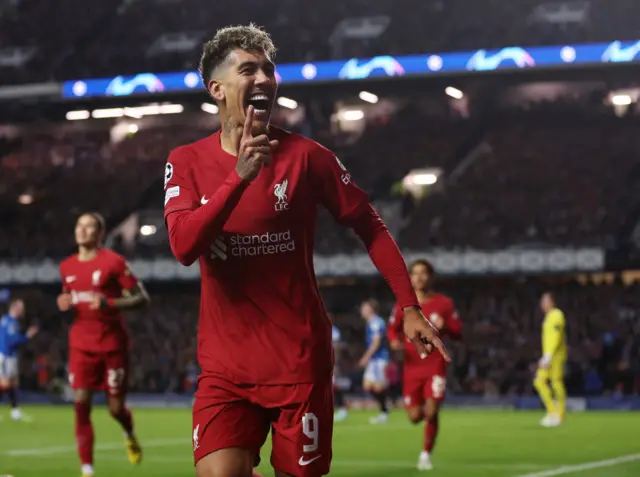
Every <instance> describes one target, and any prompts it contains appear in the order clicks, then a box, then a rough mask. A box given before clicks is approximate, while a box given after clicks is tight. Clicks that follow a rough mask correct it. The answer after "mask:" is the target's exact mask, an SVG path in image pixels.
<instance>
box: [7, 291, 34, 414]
mask: <svg viewBox="0 0 640 477" xmlns="http://www.w3.org/2000/svg"><path fill="white" fill-rule="evenodd" d="M23 316H24V301H22V300H21V299H19V298H16V299H13V300H11V301H10V302H9V311H8V313H7V314H6V315H4V316H3V317H2V318H0V398H2V394H3V392H5V391H6V393H7V396H8V397H9V404H10V406H11V418H12V419H13V420H14V421H19V420H28V418H27V416H25V415H23V414H22V412H21V411H20V408H19V407H18V349H19V347H20V345H22V344H23V343H25V342H26V341H27V340H29V339H31V338H33V336H34V335H35V334H36V333H37V332H38V327H37V326H31V327H29V329H28V330H27V332H26V333H24V334H23V333H22V332H21V330H20V320H21V319H22V317H23Z"/></svg>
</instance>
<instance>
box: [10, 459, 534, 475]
mask: <svg viewBox="0 0 640 477" xmlns="http://www.w3.org/2000/svg"><path fill="white" fill-rule="evenodd" d="M98 459H99V460H108V461H122V462H125V460H124V457H122V456H116V455H114V454H100V455H99V456H98ZM145 461H147V462H164V463H167V462H171V463H185V464H186V463H191V464H192V463H193V458H191V457H189V456H185V457H184V458H181V457H172V456H153V457H145ZM331 466H332V467H334V466H335V467H356V468H361V467H376V468H394V469H413V468H415V463H414V462H413V461H408V460H406V461H401V460H342V459H337V460H334V461H332V462H331ZM436 466H437V467H442V468H447V469H451V468H459V469H494V470H496V469H511V470H517V469H520V470H526V469H529V470H531V469H539V468H541V467H542V466H541V465H540V464H509V463H486V462H484V463H478V464H473V463H461V464H456V463H446V462H442V463H438V462H437V463H436ZM0 477H1V476H0Z"/></svg>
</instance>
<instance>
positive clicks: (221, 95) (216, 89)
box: [208, 79, 226, 101]
mask: <svg viewBox="0 0 640 477" xmlns="http://www.w3.org/2000/svg"><path fill="white" fill-rule="evenodd" d="M208 86H209V94H210V95H211V97H212V98H213V99H214V100H215V101H224V100H225V98H226V95H225V91H224V85H223V84H222V83H221V82H220V81H219V80H215V79H212V80H210V81H209V85H208Z"/></svg>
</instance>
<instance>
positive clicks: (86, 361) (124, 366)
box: [69, 348, 129, 396]
mask: <svg viewBox="0 0 640 477" xmlns="http://www.w3.org/2000/svg"><path fill="white" fill-rule="evenodd" d="M128 380H129V353H128V352H127V351H126V350H122V351H112V352H108V353H93V352H89V351H83V350H79V349H74V348H71V349H70V350H69V384H71V387H72V388H73V389H89V390H91V391H103V390H105V391H107V393H108V394H109V395H111V396H118V395H123V394H126V393H127V384H128Z"/></svg>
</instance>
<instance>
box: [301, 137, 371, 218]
mask: <svg viewBox="0 0 640 477" xmlns="http://www.w3.org/2000/svg"><path fill="white" fill-rule="evenodd" d="M310 168H311V174H312V181H313V183H314V186H315V187H314V190H315V191H316V194H317V197H318V201H319V202H320V203H321V204H322V205H323V206H324V207H325V208H326V209H327V210H328V211H329V212H330V213H331V215H333V217H334V218H335V219H336V220H337V221H338V222H341V223H345V222H348V220H349V219H350V218H351V217H355V216H357V215H358V214H359V213H360V212H361V211H363V210H365V209H366V208H367V207H368V205H369V197H368V196H367V194H366V193H365V192H364V191H363V190H362V189H360V188H359V187H358V186H357V185H356V184H355V183H354V181H353V178H352V177H351V174H349V171H347V168H346V167H345V166H344V164H342V162H340V159H338V158H337V157H336V155H335V154H333V153H332V152H331V151H329V150H328V149H325V148H323V147H320V146H319V147H318V148H317V149H315V150H314V151H312V152H311V158H310Z"/></svg>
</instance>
